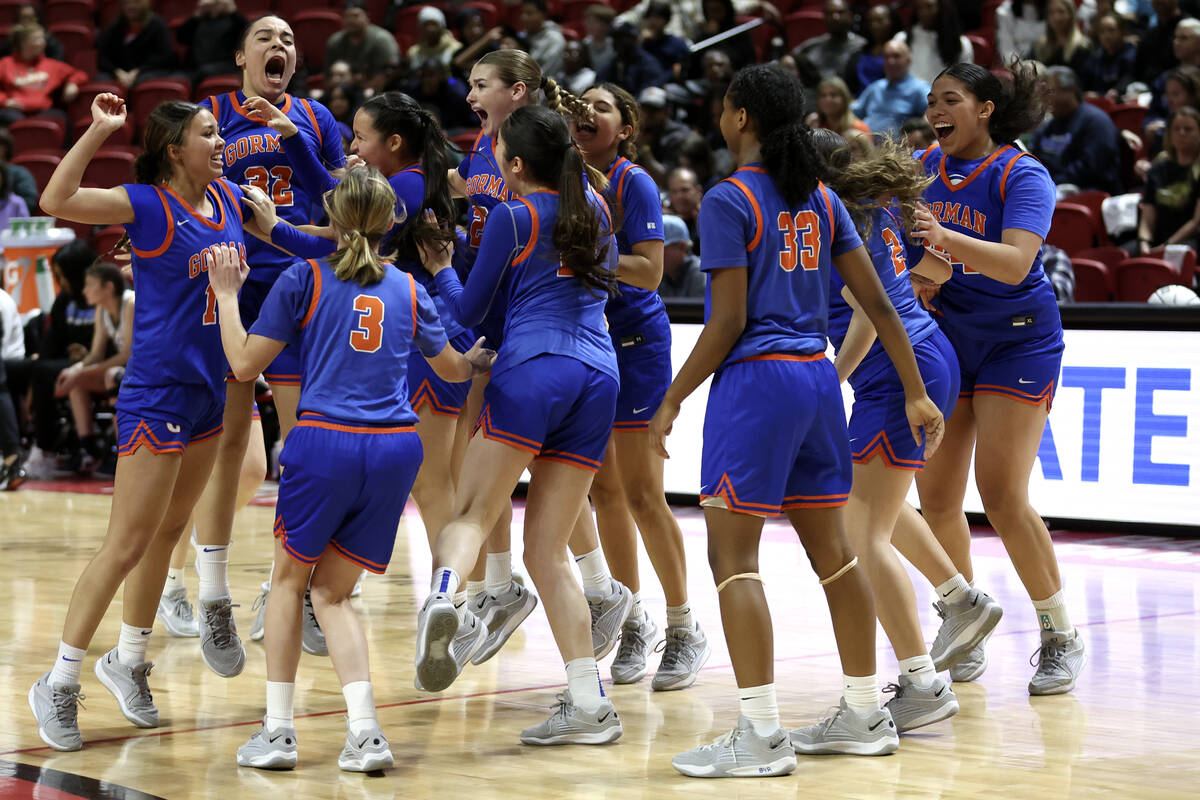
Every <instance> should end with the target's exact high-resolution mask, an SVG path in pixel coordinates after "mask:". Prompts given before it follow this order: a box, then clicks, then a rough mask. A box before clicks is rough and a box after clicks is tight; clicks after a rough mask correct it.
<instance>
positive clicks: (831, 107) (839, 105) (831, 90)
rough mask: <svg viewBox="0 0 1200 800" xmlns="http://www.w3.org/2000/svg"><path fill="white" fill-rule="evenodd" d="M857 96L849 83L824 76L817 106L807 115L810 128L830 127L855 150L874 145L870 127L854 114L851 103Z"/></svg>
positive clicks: (867, 148)
mask: <svg viewBox="0 0 1200 800" xmlns="http://www.w3.org/2000/svg"><path fill="white" fill-rule="evenodd" d="M853 102H854V98H852V97H851V96H850V89H849V88H847V86H846V82H845V81H844V80H842V79H841V78H838V77H833V78H825V79H824V80H823V81H821V83H820V84H819V85H818V86H817V109H816V111H814V112H813V113H812V114H809V117H808V120H807V122H808V127H810V128H827V129H828V130H831V131H834V132H836V133H837V134H839V135H840V136H841V137H842V138H843V139H845V140H846V143H847V144H849V145H850V146H851V149H853V150H855V151H856V153H860V152H863V151H864V150H869V149H870V147H871V129H870V128H869V127H868V126H867V123H865V122H863V121H862V120H861V119H859V118H858V117H856V116H854V112H853V111H851V110H850V105H851V104H852V103H853Z"/></svg>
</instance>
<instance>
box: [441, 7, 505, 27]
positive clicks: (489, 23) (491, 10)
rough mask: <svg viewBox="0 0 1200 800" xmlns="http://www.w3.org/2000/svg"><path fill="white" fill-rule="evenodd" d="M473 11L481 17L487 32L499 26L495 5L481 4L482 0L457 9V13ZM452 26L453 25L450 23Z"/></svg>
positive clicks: (498, 16) (497, 10) (498, 12)
mask: <svg viewBox="0 0 1200 800" xmlns="http://www.w3.org/2000/svg"><path fill="white" fill-rule="evenodd" d="M468 9H474V10H475V11H478V12H479V14H480V16H482V17H483V25H484V27H485V28H488V29H489V30H490V29H492V28H494V27H496V26H497V25H499V24H500V10H499V9H498V8H496V4H495V3H487V2H483V0H471V2H469V3H463V4H462V5H461V6H459V7H458V11H459V13H462V12H463V11H467V10H468ZM452 24H453V23H452Z"/></svg>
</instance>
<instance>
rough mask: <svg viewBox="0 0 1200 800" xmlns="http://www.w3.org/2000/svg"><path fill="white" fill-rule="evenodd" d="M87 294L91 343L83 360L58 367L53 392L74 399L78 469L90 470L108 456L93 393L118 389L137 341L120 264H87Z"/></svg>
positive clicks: (131, 304)
mask: <svg viewBox="0 0 1200 800" xmlns="http://www.w3.org/2000/svg"><path fill="white" fill-rule="evenodd" d="M83 294H84V297H85V298H87V301H88V303H89V304H90V305H91V306H92V308H93V309H95V315H96V324H94V325H93V326H92V343H91V347H90V349H89V350H88V354H87V355H86V356H84V357H83V359H82V360H80V361H76V362H75V363H74V364H72V365H71V366H69V367H67V368H66V369H64V370H63V371H62V372H60V373H58V379H57V380H56V381H55V385H54V396H55V397H66V398H68V399H69V400H70V403H71V417H72V419H73V421H74V423H75V434H76V436H77V437H78V438H79V450H78V451H77V452H76V454H75V456H76V459H77V460H78V466H77V467H76V469H77V470H78V471H79V472H81V473H84V474H88V473H91V472H92V471H93V470H95V469H96V467H98V466H99V465H100V463H101V462H102V461H103V460H104V451H105V449H106V448H105V440H104V437H103V436H98V435H96V430H95V423H94V420H93V417H94V416H95V414H94V411H93V401H92V396H93V395H97V394H99V395H103V394H106V393H108V392H111V391H113V390H114V389H116V388H117V386H119V385H120V382H121V376H123V375H124V374H125V365H126V364H127V363H128V362H129V353H130V349H131V347H132V345H133V308H134V294H133V290H132V289H127V288H126V287H125V279H124V278H123V277H121V270H120V269H119V268H118V267H116V266H114V265H113V264H106V263H99V264H93V265H92V266H90V267H88V269H87V272H86V273H85V276H84V281H83Z"/></svg>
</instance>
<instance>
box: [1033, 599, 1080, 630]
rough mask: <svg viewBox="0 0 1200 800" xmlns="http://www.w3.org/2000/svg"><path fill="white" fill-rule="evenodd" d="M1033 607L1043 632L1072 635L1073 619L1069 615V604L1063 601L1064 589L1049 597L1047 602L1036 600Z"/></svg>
mask: <svg viewBox="0 0 1200 800" xmlns="http://www.w3.org/2000/svg"><path fill="white" fill-rule="evenodd" d="M1033 607H1034V608H1035V609H1037V612H1038V624H1039V625H1040V626H1041V628H1042V630H1043V631H1058V632H1059V633H1071V632H1073V631H1074V630H1075V628H1074V627H1072V626H1071V617H1070V615H1068V614H1067V603H1066V600H1064V599H1063V593H1062V589H1059V590H1058V591H1057V592H1055V593H1054V594H1052V595H1050V596H1049V597H1047V598H1046V599H1045V600H1034V601H1033Z"/></svg>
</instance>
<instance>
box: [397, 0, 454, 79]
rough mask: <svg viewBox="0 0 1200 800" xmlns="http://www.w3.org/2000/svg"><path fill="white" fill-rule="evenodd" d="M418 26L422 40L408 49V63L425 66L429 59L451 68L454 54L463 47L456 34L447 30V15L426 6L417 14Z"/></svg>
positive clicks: (437, 9) (438, 9)
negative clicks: (436, 60)
mask: <svg viewBox="0 0 1200 800" xmlns="http://www.w3.org/2000/svg"><path fill="white" fill-rule="evenodd" d="M417 26H418V27H419V28H420V29H421V38H420V39H418V40H417V43H416V44H414V45H413V46H412V47H410V48H408V53H407V54H406V55H407V56H408V63H409V64H413V65H416V64H424V63H425V62H426V61H428V60H429V59H431V58H436V59H438V60H439V61H441V62H442V64H443V65H444V66H446V67H449V66H450V62H451V60H453V58H454V54H455V53H456V52H458V49H459V48H460V47H461V46H462V45H461V44H460V43H459V41H458V39H455V38H454V34H453V33H451V32H450V31H449V30H447V29H446V15H445V14H443V13H442V10H441V9H440V8H435V7H434V6H425V7H424V8H422V9H421V10H420V11H419V12H418V13H417Z"/></svg>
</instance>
